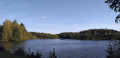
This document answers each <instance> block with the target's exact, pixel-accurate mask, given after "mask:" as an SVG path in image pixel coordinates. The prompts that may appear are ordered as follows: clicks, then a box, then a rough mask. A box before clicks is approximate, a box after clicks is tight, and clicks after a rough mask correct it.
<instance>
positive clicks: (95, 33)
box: [58, 29, 120, 40]
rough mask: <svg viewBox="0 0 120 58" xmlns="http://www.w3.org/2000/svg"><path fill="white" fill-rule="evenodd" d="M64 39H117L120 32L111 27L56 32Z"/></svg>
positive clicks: (119, 36) (119, 37)
mask: <svg viewBox="0 0 120 58" xmlns="http://www.w3.org/2000/svg"><path fill="white" fill-rule="evenodd" d="M58 36H59V37H60V38H64V39H66V38H67V39H80V40H118V39H120V32H118V31H116V30H111V29H91V30H85V31H81V32H64V33H60V34H58Z"/></svg>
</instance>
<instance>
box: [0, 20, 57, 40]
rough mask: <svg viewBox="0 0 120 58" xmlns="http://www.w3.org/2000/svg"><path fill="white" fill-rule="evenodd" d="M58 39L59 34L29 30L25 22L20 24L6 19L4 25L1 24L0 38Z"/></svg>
mask: <svg viewBox="0 0 120 58" xmlns="http://www.w3.org/2000/svg"><path fill="white" fill-rule="evenodd" d="M53 38H54V39H57V38H58V36H57V35H54V34H48V33H38V32H28V31H27V30H26V28H25V26H24V24H23V23H20V24H18V22H17V21H16V20H14V21H13V22H12V21H10V20H8V19H6V20H5V21H4V22H3V25H0V40H4V41H20V40H29V39H53Z"/></svg>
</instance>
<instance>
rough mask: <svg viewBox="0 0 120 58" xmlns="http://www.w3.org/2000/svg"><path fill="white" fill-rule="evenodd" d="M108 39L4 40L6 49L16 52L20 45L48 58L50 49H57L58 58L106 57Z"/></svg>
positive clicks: (43, 57) (26, 49)
mask: <svg viewBox="0 0 120 58" xmlns="http://www.w3.org/2000/svg"><path fill="white" fill-rule="evenodd" d="M108 43H109V41H107V40H104V41H103V40H102V41H92V40H68V39H67V40H61V39H36V40H27V41H21V42H4V43H3V45H4V47H5V49H6V50H9V51H10V52H11V53H14V51H15V50H16V49H18V48H19V47H21V48H24V49H25V51H28V49H30V50H31V51H32V52H35V51H37V50H39V51H40V53H41V54H42V58H48V55H49V51H53V48H54V49H55V52H56V55H57V57H58V58H105V57H106V54H107V53H106V51H105V50H107V49H108Z"/></svg>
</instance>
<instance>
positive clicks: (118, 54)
mask: <svg viewBox="0 0 120 58" xmlns="http://www.w3.org/2000/svg"><path fill="white" fill-rule="evenodd" d="M106 58H120V40H114V41H111V42H110V43H109V45H108V50H107V56H106Z"/></svg>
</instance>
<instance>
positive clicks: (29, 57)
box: [14, 48, 41, 58]
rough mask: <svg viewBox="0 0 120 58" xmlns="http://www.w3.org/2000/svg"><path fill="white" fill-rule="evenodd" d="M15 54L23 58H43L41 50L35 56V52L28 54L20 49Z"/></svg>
mask: <svg viewBox="0 0 120 58" xmlns="http://www.w3.org/2000/svg"><path fill="white" fill-rule="evenodd" d="M14 54H15V55H18V56H23V57H25V58H41V54H40V53H39V50H38V51H37V52H36V54H34V53H33V52H31V53H27V52H25V51H24V50H23V49H21V48H19V49H18V50H17V51H16V52H15V53H14Z"/></svg>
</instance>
